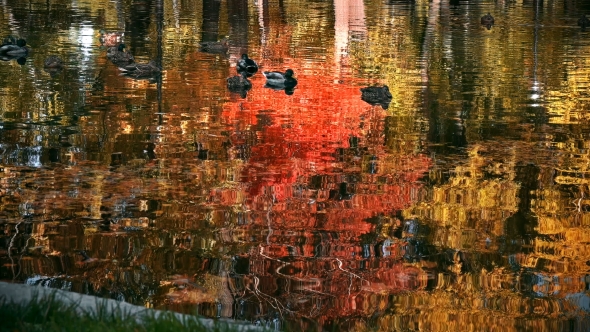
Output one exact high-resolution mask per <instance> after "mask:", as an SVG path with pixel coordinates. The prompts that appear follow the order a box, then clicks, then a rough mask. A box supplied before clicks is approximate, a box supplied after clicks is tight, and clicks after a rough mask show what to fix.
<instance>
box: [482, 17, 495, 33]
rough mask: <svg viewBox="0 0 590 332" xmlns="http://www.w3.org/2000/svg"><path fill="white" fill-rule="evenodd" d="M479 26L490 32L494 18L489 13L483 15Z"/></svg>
mask: <svg viewBox="0 0 590 332" xmlns="http://www.w3.org/2000/svg"><path fill="white" fill-rule="evenodd" d="M481 25H484V26H485V27H486V28H487V29H488V30H490V29H491V28H492V25H494V17H493V16H492V15H491V14H490V13H487V14H485V15H484V16H482V17H481Z"/></svg>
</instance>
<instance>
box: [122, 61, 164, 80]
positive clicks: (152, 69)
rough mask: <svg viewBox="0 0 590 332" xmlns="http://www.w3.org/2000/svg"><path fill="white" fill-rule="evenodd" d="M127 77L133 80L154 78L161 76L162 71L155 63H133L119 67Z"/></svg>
mask: <svg viewBox="0 0 590 332" xmlns="http://www.w3.org/2000/svg"><path fill="white" fill-rule="evenodd" d="M119 69H121V71H123V74H124V75H125V76H129V77H132V78H138V79H139V78H152V77H155V76H157V75H159V74H160V73H161V72H162V69H160V67H158V65H157V64H156V62H155V61H153V60H152V61H150V62H148V63H137V62H134V63H131V64H128V65H126V66H123V67H119Z"/></svg>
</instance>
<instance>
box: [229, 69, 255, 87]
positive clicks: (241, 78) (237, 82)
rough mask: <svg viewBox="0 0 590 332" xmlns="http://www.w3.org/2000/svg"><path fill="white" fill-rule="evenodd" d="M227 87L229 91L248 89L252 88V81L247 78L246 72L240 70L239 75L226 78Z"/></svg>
mask: <svg viewBox="0 0 590 332" xmlns="http://www.w3.org/2000/svg"><path fill="white" fill-rule="evenodd" d="M227 88H228V89H229V90H230V91H236V90H249V89H251V88H252V83H251V82H250V80H248V78H247V74H246V72H242V73H240V75H236V76H232V77H228V78H227Z"/></svg>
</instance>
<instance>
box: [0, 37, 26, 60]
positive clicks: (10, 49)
mask: <svg viewBox="0 0 590 332" xmlns="http://www.w3.org/2000/svg"><path fill="white" fill-rule="evenodd" d="M5 41H7V40H6V39H5ZM9 42H11V41H10V40H9ZM26 45H27V42H26V41H25V40H24V39H18V40H16V43H15V44H12V43H9V44H4V45H2V46H0V56H4V57H24V56H27V55H28V54H29V49H28V48H27V47H26Z"/></svg>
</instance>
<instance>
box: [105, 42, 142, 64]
mask: <svg viewBox="0 0 590 332" xmlns="http://www.w3.org/2000/svg"><path fill="white" fill-rule="evenodd" d="M125 47H126V46H125V44H119V45H118V46H113V47H109V49H108V50H107V59H109V60H110V61H111V62H112V63H114V64H115V65H117V66H125V65H128V64H131V63H133V62H134V61H135V58H134V57H133V55H132V54H131V53H129V52H127V51H125Z"/></svg>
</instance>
